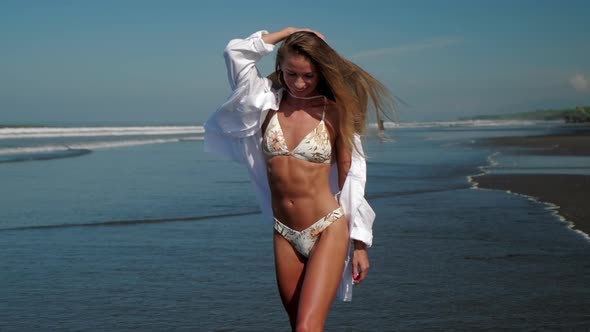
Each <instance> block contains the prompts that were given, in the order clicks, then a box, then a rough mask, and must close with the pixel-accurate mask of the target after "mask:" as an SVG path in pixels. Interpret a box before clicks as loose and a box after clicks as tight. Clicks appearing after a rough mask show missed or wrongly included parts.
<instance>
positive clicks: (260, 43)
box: [248, 30, 275, 55]
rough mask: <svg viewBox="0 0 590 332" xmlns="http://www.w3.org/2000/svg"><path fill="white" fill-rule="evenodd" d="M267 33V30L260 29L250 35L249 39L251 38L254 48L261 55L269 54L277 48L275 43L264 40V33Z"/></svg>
mask: <svg viewBox="0 0 590 332" xmlns="http://www.w3.org/2000/svg"><path fill="white" fill-rule="evenodd" d="M267 33H268V31H266V30H260V31H256V32H254V33H253V34H251V35H250V36H249V37H248V39H251V40H252V42H253V43H254V49H255V50H256V52H257V53H259V54H261V55H267V54H269V53H271V52H272V51H274V49H275V45H273V44H267V43H265V42H264V40H262V35H265V34H267Z"/></svg>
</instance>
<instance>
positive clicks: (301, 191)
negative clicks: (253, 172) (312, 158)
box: [267, 156, 339, 230]
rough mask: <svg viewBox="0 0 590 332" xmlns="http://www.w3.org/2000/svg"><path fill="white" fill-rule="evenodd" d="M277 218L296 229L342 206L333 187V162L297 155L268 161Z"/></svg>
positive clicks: (274, 212)
mask: <svg viewBox="0 0 590 332" xmlns="http://www.w3.org/2000/svg"><path fill="white" fill-rule="evenodd" d="M267 172H268V181H269V184H270V191H271V195H272V209H273V214H274V217H275V218H277V219H278V220H279V221H280V222H282V223H283V224H285V225H286V226H288V227H289V228H292V229H294V230H303V229H305V228H307V227H309V226H311V225H312V224H313V223H315V222H316V221H318V220H319V219H320V218H322V217H324V216H325V215H327V214H328V213H329V212H331V211H333V210H335V209H336V208H338V206H339V205H338V202H337V201H336V199H335V198H334V195H333V194H332V192H331V190H330V164H323V163H314V162H309V161H306V160H301V159H298V158H295V157H293V156H276V157H272V158H270V159H268V160H267Z"/></svg>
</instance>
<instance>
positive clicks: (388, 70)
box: [0, 0, 590, 125]
mask: <svg viewBox="0 0 590 332" xmlns="http://www.w3.org/2000/svg"><path fill="white" fill-rule="evenodd" d="M589 17H590V1H567V0H565V1H558V0H555V1H542V0H539V1H528V0H519V1H504V0H496V1H491V0H490V1H477V0H473V1H451V0H449V1H371V0H366V1H346V0H342V1H320V0H316V1H305V0H302V1H292V2H288V1H263V0H261V1H255V2H252V1H223V0H218V1H174V0H171V1H163V0H162V1H147V0H146V1H139V0H137V1H131V0H120V1H113V0H103V1H90V0H79V1H60V0H54V1H42V0H38V1H26V0H22V1H13V0H5V1H2V2H0V41H2V42H1V43H2V47H1V52H0V124H2V123H13V124H22V123H32V124H71V125H74V124H179V125H192V124H200V123H202V122H203V121H204V120H205V119H206V118H207V116H208V114H210V113H211V112H213V111H214V110H215V109H216V108H217V106H218V105H219V104H221V103H222V102H223V101H224V99H225V98H226V97H227V95H228V94H229V87H228V85H227V78H226V77H227V76H226V74H225V67H224V62H223V58H222V51H223V48H224V46H225V44H226V43H227V41H228V40H230V39H232V38H236V37H245V36H247V35H249V34H250V33H252V32H254V31H256V30H261V29H266V30H271V31H272V30H278V29H281V28H283V27H285V26H300V27H309V28H313V29H316V30H319V31H321V32H323V33H324V34H325V35H326V37H327V40H328V42H329V43H330V44H331V45H332V46H333V47H334V48H335V49H336V50H337V51H339V52H340V53H341V54H342V55H343V56H345V57H348V58H349V59H351V60H353V61H355V62H356V63H358V64H359V65H361V66H362V67H363V68H365V69H366V70H367V71H369V72H371V73H372V74H374V75H375V76H376V77H377V78H378V79H380V80H381V81H383V82H384V83H385V84H386V85H387V86H388V87H389V88H390V89H391V90H392V91H393V92H394V94H395V95H396V96H398V97H399V98H401V99H402V100H404V101H405V102H406V105H400V107H399V118H400V119H401V120H402V121H432V120H453V119H457V118H459V117H465V116H473V115H478V114H494V113H506V112H519V111H529V110H535V109H546V108H560V107H572V106H576V105H590V42H589V40H590V38H589V37H588V36H589V35H590V19H588V18H589ZM273 61H274V59H273V58H272V56H269V57H267V58H265V59H263V61H262V62H261V64H260V68H261V71H262V72H263V73H265V74H266V73H268V72H269V71H270V70H271V68H272V65H273Z"/></svg>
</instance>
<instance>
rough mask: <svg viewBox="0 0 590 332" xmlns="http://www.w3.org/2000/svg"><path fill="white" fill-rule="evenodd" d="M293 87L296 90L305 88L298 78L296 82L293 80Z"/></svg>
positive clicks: (301, 80)
mask: <svg viewBox="0 0 590 332" xmlns="http://www.w3.org/2000/svg"><path fill="white" fill-rule="evenodd" d="M295 87H296V88H297V89H303V88H304V87H305V82H304V81H303V78H301V77H298V78H297V80H295Z"/></svg>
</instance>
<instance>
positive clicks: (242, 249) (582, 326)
mask: <svg viewBox="0 0 590 332" xmlns="http://www.w3.org/2000/svg"><path fill="white" fill-rule="evenodd" d="M559 130H561V128H560V127H559V126H556V125H555V124H551V125H546V124H535V123H533V124H531V123H511V124H498V123H495V124H489V123H485V124H481V123H479V124H473V123H451V124H449V123H446V124H445V123H431V124H416V125H406V126H404V127H401V128H394V129H389V130H388V131H387V134H388V136H389V138H390V140H389V142H383V141H380V140H378V139H376V138H375V137H373V136H369V137H367V138H366V139H365V150H366V153H367V156H368V183H367V198H368V200H369V202H370V203H371V205H372V207H373V208H374V210H375V211H376V213H377V219H376V221H375V225H374V246H373V247H372V248H371V249H370V251H369V254H370V258H371V269H370V272H369V275H368V277H367V279H366V280H365V282H364V283H363V284H362V285H360V286H356V287H355V290H354V295H353V301H352V302H349V303H342V302H336V303H334V305H333V307H332V310H331V313H330V316H329V317H328V321H327V323H326V330H327V331H499V330H500V331H504V330H514V331H524V330H567V331H578V330H579V331H585V330H588V329H590V309H589V308H590V289H589V288H588V285H589V284H590V263H589V262H590V260H589V257H590V242H589V241H588V239H587V238H585V237H584V236H581V235H580V234H579V233H576V232H573V231H572V230H571V229H570V228H568V227H567V225H566V224H565V223H562V222H560V221H559V219H558V218H557V217H556V216H555V215H553V214H552V213H551V212H550V211H548V210H547V209H546V206H545V205H544V204H542V203H538V202H534V201H531V200H527V199H526V198H524V197H521V196H515V195H510V194H507V193H505V192H502V191H494V190H476V189H473V188H472V187H473V185H472V183H470V182H469V177H470V176H472V175H475V174H479V173H481V172H482V169H485V170H486V171H490V167H492V168H493V167H494V166H495V167H497V171H499V172H502V171H507V170H506V168H513V169H516V171H518V169H519V167H522V168H535V167H538V165H539V162H535V160H534V158H536V157H534V158H533V157H531V158H530V159H527V160H520V161H519V164H518V165H520V166H518V165H516V164H515V163H514V160H508V159H505V160H504V159H502V158H509V157H502V158H500V157H498V155H497V154H494V151H493V149H492V148H491V147H485V146H482V145H479V144H474V142H476V141H477V140H479V139H481V138H484V137H495V136H512V135H533V134H546V133H549V132H555V131H559ZM201 135H202V128H201V127H125V128H67V129H64V130H61V131H60V130H53V132H52V130H48V129H46V128H45V129H44V128H30V129H28V130H25V131H24V132H19V133H17V130H16V129H14V128H12V129H0V199H1V200H0V298H1V299H2V301H1V302H0V330H1V331H49V330H51V331H56V330H59V331H104V330H110V331H128V330H140V331H144V330H150V331H162V330H173V331H194V330H205V331H288V330H289V327H288V319H287V316H286V314H285V313H284V310H283V309H282V306H281V303H280V299H279V296H278V292H277V290H276V285H275V278H274V270H273V259H272V241H271V238H272V237H271V234H272V227H271V226H270V225H268V224H265V223H264V222H262V221H260V219H261V216H260V214H259V211H258V207H257V205H256V201H255V198H254V196H253V191H252V189H251V187H250V184H249V182H248V179H247V175H246V172H245V171H244V169H242V168H241V167H240V166H239V165H236V164H234V163H232V162H229V161H224V160H219V159H217V158H215V157H213V156H210V155H207V154H206V153H204V152H203V142H202V141H201V140H200V139H199V138H200V137H201ZM494 157H495V158H496V159H497V160H493V158H494ZM519 158H525V157H522V156H521V157H519ZM560 158H561V157H560ZM551 160H552V162H551V167H553V168H554V169H557V168H558V169H559V170H560V171H563V169H564V168H565V169H567V167H565V166H563V165H567V164H559V163H558V162H556V161H555V160H557V159H551ZM541 162H542V163H546V162H545V161H541ZM586 162H587V159H577V160H576V163H575V167H576V169H575V170H574V172H576V173H578V172H581V173H583V174H587V173H584V172H587V170H588V168H587V167H586V166H585V165H587V164H585V163H586ZM510 163H512V164H511V165H509V164H510ZM535 165H537V166H535ZM560 165H561V166H560ZM562 166H563V167H562ZM502 167H504V169H503V170H502ZM569 167H571V166H569ZM492 171H493V170H492ZM564 172H565V171H564ZM578 174H579V173H578Z"/></svg>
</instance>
